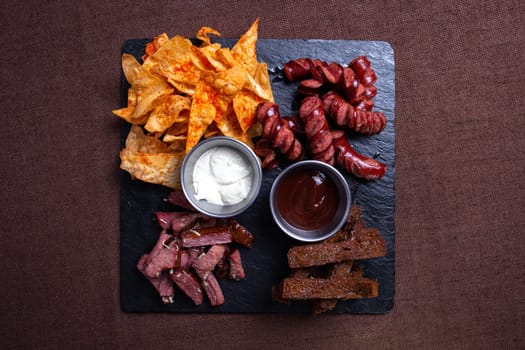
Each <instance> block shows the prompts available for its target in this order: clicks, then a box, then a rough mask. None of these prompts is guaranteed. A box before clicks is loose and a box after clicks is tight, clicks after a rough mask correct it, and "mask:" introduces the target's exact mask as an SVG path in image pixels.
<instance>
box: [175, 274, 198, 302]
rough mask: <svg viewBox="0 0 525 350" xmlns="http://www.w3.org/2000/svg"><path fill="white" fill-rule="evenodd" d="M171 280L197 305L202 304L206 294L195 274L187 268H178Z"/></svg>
mask: <svg viewBox="0 0 525 350" xmlns="http://www.w3.org/2000/svg"><path fill="white" fill-rule="evenodd" d="M171 280H172V281H173V282H174V283H175V284H176V285H177V287H179V288H180V290H182V291H183V292H184V294H186V295H187V296H188V297H189V298H190V299H191V300H192V301H193V302H194V303H195V305H200V304H202V301H203V299H204V295H203V293H202V288H201V285H200V283H199V281H198V280H197V278H196V277H195V276H193V274H192V273H191V272H189V271H188V270H185V269H177V270H175V271H174V272H173V273H172V275H171Z"/></svg>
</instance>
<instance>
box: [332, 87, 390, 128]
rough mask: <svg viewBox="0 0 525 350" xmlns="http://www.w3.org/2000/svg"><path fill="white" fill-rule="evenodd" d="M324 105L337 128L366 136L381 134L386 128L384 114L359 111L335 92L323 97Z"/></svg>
mask: <svg viewBox="0 0 525 350" xmlns="http://www.w3.org/2000/svg"><path fill="white" fill-rule="evenodd" d="M322 105H323V109H324V111H325V113H326V114H327V115H328V117H329V118H330V120H331V121H332V123H334V124H335V125H337V126H340V127H346V128H348V129H350V130H353V131H355V132H358V133H361V134H364V135H371V134H377V133H380V132H381V131H383V130H384V129H385V127H386V117H385V115H384V114H383V113H381V112H372V111H369V110H363V109H357V108H356V107H354V106H352V105H351V104H349V103H348V102H346V101H345V100H344V99H343V98H342V97H341V96H340V95H339V94H338V93H337V92H335V91H330V92H328V93H326V94H325V95H323V98H322Z"/></svg>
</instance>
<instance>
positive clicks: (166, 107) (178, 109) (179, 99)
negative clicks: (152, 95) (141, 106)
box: [144, 95, 191, 133]
mask: <svg viewBox="0 0 525 350" xmlns="http://www.w3.org/2000/svg"><path fill="white" fill-rule="evenodd" d="M190 105H191V100H190V99H189V97H185V96H182V95H169V96H168V97H166V98H165V99H164V100H163V101H162V103H160V104H159V105H157V106H156V107H155V108H154V109H153V111H151V114H150V116H149V118H148V121H147V122H146V125H145V126H144V128H145V129H146V130H148V131H149V132H158V133H163V132H164V131H166V129H168V128H169V127H170V126H171V125H173V123H175V122H176V121H185V120H187V118H188V116H187V114H186V115H185V112H188V111H189V110H190Z"/></svg>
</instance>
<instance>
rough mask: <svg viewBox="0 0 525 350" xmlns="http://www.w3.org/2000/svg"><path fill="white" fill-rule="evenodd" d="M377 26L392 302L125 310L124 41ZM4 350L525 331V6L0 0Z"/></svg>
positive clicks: (367, 32)
mask: <svg viewBox="0 0 525 350" xmlns="http://www.w3.org/2000/svg"><path fill="white" fill-rule="evenodd" d="M256 17H260V20H261V23H260V31H259V35H260V37H261V38H320V39H363V40H383V41H388V42H390V43H391V44H392V46H393V48H394V51H395V59H396V78H397V80H396V94H397V98H396V103H397V107H396V121H395V125H396V135H397V142H396V152H397V160H396V171H397V180H396V196H397V198H396V299H395V307H394V309H393V310H392V311H391V312H390V313H388V314H386V315H382V316H355V315H325V316H322V317H317V318H311V317H306V316H297V315H295V316H290V315H249V314H248V315H243V314H240V315H227V314H226V315H207V314H198V315H173V314H126V313H123V312H121V311H120V305H119V295H118V293H119V176H118V173H119V171H118V162H119V161H118V150H119V123H118V121H117V119H116V118H115V117H113V116H112V114H111V110H112V109H114V108H117V107H118V106H119V101H120V80H119V79H120V66H119V65H120V48H121V45H122V43H123V42H124V40H125V39H128V38H141V37H151V36H153V35H156V34H159V33H161V32H164V31H166V32H167V33H168V34H170V35H175V34H181V35H184V36H193V35H195V33H196V31H197V30H198V29H199V28H200V27H201V26H202V25H207V26H211V27H214V28H216V29H218V30H219V31H220V32H221V33H222V36H223V37H237V36H238V35H240V34H241V33H242V32H243V31H244V30H245V29H247V28H248V26H249V24H250V23H251V22H252V21H253V20H254V19H255V18H256ZM0 18H1V20H0V38H1V40H0V42H1V43H2V45H3V54H2V56H3V57H2V59H1V62H2V63H1V79H2V87H1V88H0V103H1V114H2V116H1V118H2V119H1V120H2V122H1V123H0V128H1V129H0V131H1V133H0V134H1V135H2V136H1V137H0V140H1V141H0V142H1V143H0V145H1V147H0V150H1V152H0V162H1V163H0V180H1V181H0V182H1V185H0V186H1V187H0V203H1V205H0V218H1V226H0V227H1V228H0V231H1V234H0V247H1V248H0V266H2V268H1V270H2V273H1V274H0V275H1V288H0V290H1V302H0V305H1V306H0V317H1V327H0V344H2V347H3V348H8V349H10V348H13V349H18V348H20V349H23V348H71V349H93V348H118V349H126V348H155V349H168V348H182V347H185V348H207V347H212V346H213V347H216V348H226V347H228V348H250V349H264V348H315V349H342V348H351V347H358V346H359V347H367V348H447V349H450V348H519V347H524V346H525V337H524V335H523V334H524V333H523V329H525V297H524V294H525V273H524V268H525V264H524V259H523V258H524V253H523V251H524V249H525V243H524V241H523V239H524V237H525V214H524V213H525V199H524V198H525V182H524V180H523V175H524V165H523V164H524V163H525V152H524V150H525V136H524V134H523V133H524V131H525V102H524V101H525V98H524V97H523V87H524V86H525V68H524V67H525V5H524V2H522V1H518V0H514V1H499V2H494V1H479V0H476V1H468V0H458V1H449V2H444V3H441V2H432V1H388V2H387V1H384V2H382V1H381V2H366V1H365V2H363V1H354V2H348V1H342V0H339V1H335V0H325V1H302V2H296V1H285V0H280V1H273V0H267V1H208V2H199V1H158V2H151V1H150V2H137V3H135V2H128V1H104V2H98V1H85V2H73V1H71V2H70V1H43V2H37V1H3V2H2V3H1V4H0Z"/></svg>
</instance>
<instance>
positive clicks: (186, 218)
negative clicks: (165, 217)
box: [171, 213, 210, 234]
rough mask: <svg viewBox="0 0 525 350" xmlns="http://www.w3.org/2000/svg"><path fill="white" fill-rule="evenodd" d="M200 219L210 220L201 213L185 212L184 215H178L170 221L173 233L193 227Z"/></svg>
mask: <svg viewBox="0 0 525 350" xmlns="http://www.w3.org/2000/svg"><path fill="white" fill-rule="evenodd" d="M200 220H210V217H209V216H208V215H206V214H202V213H187V214H186V215H182V216H180V217H178V218H177V219H176V220H173V221H172V222H171V229H172V230H173V234H180V233H181V232H184V231H186V230H189V229H191V228H193V227H194V226H195V225H197V223H198V222H199V221H200Z"/></svg>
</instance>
